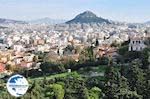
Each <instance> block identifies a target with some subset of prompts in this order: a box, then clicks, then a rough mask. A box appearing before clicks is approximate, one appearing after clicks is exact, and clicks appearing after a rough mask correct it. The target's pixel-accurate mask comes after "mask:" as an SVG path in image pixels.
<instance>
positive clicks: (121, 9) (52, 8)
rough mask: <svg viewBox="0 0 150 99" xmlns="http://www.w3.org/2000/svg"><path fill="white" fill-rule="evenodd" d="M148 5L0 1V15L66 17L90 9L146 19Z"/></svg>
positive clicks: (119, 0)
mask: <svg viewBox="0 0 150 99" xmlns="http://www.w3.org/2000/svg"><path fill="white" fill-rule="evenodd" d="M149 4H150V1H149V0H0V12H1V14H0V18H8V19H17V20H34V19H39V18H44V17H49V18H52V19H65V20H69V19H72V18H73V17H74V16H75V15H77V14H79V13H81V12H83V11H86V10H90V11H92V12H94V13H96V14H97V15H98V16H100V17H104V18H106V19H110V20H115V21H125V22H146V21H149V20H150V14H149V9H150V6H149Z"/></svg>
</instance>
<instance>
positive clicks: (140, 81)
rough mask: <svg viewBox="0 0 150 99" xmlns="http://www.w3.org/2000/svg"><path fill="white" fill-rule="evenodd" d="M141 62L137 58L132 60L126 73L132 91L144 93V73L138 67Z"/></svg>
mask: <svg viewBox="0 0 150 99" xmlns="http://www.w3.org/2000/svg"><path fill="white" fill-rule="evenodd" d="M141 65H142V64H141V62H140V61H139V60H138V59H137V60H134V61H132V63H131V66H130V68H129V71H128V73H127V78H128V81H129V86H130V88H131V90H132V91H137V93H138V94H140V95H144V93H145V89H146V88H145V85H146V79H145V73H144V72H143V70H142V69H141V68H139V67H141Z"/></svg>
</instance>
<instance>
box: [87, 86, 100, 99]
mask: <svg viewBox="0 0 150 99" xmlns="http://www.w3.org/2000/svg"><path fill="white" fill-rule="evenodd" d="M101 97H102V91H101V89H99V88H98V87H93V88H92V89H90V90H89V99H100V98H101Z"/></svg>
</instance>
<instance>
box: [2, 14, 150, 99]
mask: <svg viewBox="0 0 150 99" xmlns="http://www.w3.org/2000/svg"><path fill="white" fill-rule="evenodd" d="M0 35H1V36H0V78H1V79H0V99H16V98H15V97H13V96H11V95H10V94H9V93H8V92H7V89H6V86H5V85H6V82H7V80H8V78H9V77H11V76H12V75H14V74H21V75H23V76H24V77H26V78H27V80H28V82H29V89H28V91H27V93H26V94H25V95H24V96H22V97H20V98H17V99H150V24H148V23H126V22H116V21H110V20H107V19H103V18H101V17H98V16H97V15H95V14H94V13H93V12H91V11H85V12H83V13H81V14H79V15H77V16H76V17H75V18H74V19H72V20H70V21H66V22H62V23H57V24H48V23H41V24H39V23H38V24H37V23H30V22H23V21H15V20H7V19H0Z"/></svg>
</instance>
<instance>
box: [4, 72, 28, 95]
mask: <svg viewBox="0 0 150 99" xmlns="http://www.w3.org/2000/svg"><path fill="white" fill-rule="evenodd" d="M6 86H7V90H8V92H9V93H10V94H11V95H12V96H15V97H20V96H22V95H24V94H25V93H26V92H27V90H28V87H29V84H28V81H27V80H26V78H25V77H23V76H22V75H19V74H17V75H13V76H12V77H10V78H9V79H8V81H7V85H6Z"/></svg>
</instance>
